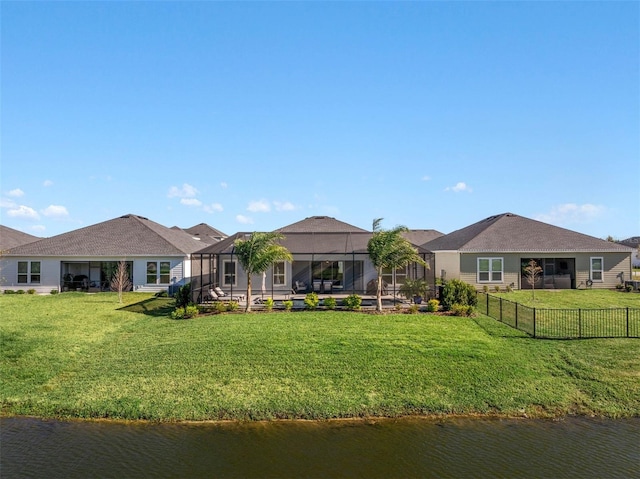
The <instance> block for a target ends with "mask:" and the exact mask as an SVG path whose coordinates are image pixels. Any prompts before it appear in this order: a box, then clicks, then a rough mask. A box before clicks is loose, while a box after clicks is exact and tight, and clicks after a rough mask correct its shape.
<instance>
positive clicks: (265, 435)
mask: <svg viewBox="0 0 640 479" xmlns="http://www.w3.org/2000/svg"><path fill="white" fill-rule="evenodd" d="M0 426H1V427H0V433H1V438H0V439H1V445H2V446H1V447H2V449H1V455H0V473H1V477H2V478H3V479H10V478H40V477H43V478H44V477H46V478H89V477H91V478H119V479H121V478H143V477H154V478H201V477H207V478H212V477H213V478H279V477H283V478H332V477H337V478H341V477H348V478H396V477H402V478H411V477H419V478H429V477H438V478H468V477H470V478H476V477H477V478H487V477H502V478H520V477H524V478H529V477H530V478H562V477H567V478H632V477H640V418H636V419H625V420H600V419H585V418H571V419H566V420H562V421H543V420H528V419H522V420H505V419H501V420H500V419H442V420H431V419H401V420H380V421H366V422H365V421H335V422H319V423H318V422H274V423H240V424H237V423H224V424H154V423H151V424H144V423H134V424H123V423H107V422H81V421H71V422H65V421H50V420H39V419H31V418H3V419H2V420H1V422H0Z"/></svg>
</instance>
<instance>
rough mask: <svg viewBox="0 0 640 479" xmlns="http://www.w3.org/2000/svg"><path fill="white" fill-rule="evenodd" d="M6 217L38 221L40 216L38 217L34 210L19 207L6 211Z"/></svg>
mask: <svg viewBox="0 0 640 479" xmlns="http://www.w3.org/2000/svg"><path fill="white" fill-rule="evenodd" d="M7 216H10V217H12V218H27V219H31V220H37V219H40V215H38V213H37V211H36V210H34V209H33V208H29V207H28V206H24V205H20V206H17V207H14V208H12V209H10V210H9V211H7Z"/></svg>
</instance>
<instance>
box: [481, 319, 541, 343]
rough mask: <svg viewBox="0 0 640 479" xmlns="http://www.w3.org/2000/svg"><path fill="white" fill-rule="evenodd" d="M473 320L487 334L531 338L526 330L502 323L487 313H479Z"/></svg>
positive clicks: (495, 336) (498, 336)
mask: <svg viewBox="0 0 640 479" xmlns="http://www.w3.org/2000/svg"><path fill="white" fill-rule="evenodd" d="M473 321H474V322H475V323H476V324H477V325H478V327H479V328H480V329H482V330H484V332H485V333H487V335H489V336H492V337H494V338H509V339H531V336H529V335H528V334H527V333H525V332H524V331H520V330H519V329H515V328H512V327H511V326H509V325H508V324H504V323H501V322H500V321H498V320H495V319H493V318H491V317H489V316H486V315H477V316H475V317H474V318H473Z"/></svg>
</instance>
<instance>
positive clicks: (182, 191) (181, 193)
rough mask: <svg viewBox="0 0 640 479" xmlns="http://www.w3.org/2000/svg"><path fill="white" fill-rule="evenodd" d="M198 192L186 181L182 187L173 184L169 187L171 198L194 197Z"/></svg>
mask: <svg viewBox="0 0 640 479" xmlns="http://www.w3.org/2000/svg"><path fill="white" fill-rule="evenodd" d="M197 194H198V190H197V189H196V188H195V187H194V186H191V185H190V184H188V183H184V184H183V185H182V187H180V188H179V187H177V186H172V187H171V188H169V194H168V195H167V196H168V197H169V198H193V197H194V196H196V195H197Z"/></svg>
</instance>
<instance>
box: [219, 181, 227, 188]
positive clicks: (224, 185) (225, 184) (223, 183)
mask: <svg viewBox="0 0 640 479" xmlns="http://www.w3.org/2000/svg"><path fill="white" fill-rule="evenodd" d="M228 186H229V185H228V184H227V182H226V181H223V182H222V183H220V188H224V189H226V188H227V187H228Z"/></svg>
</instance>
